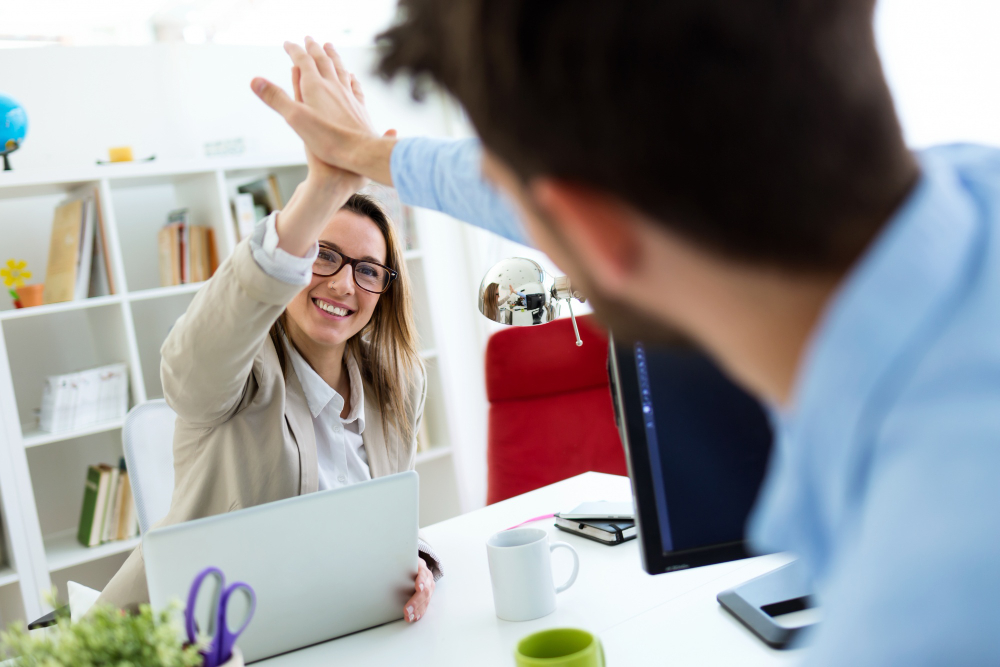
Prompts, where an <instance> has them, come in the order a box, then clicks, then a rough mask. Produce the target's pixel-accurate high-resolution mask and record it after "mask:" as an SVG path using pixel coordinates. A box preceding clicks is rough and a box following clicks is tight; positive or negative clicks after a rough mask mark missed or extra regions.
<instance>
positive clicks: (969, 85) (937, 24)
mask: <svg viewBox="0 0 1000 667" xmlns="http://www.w3.org/2000/svg"><path fill="white" fill-rule="evenodd" d="M875 26H876V36H877V39H878V44H879V48H880V52H881V54H882V61H883V66H884V68H885V72H886V77H887V78H888V80H889V86H890V88H891V89H892V92H893V95H894V97H895V99H896V108H897V111H898V112H899V115H900V118H901V120H902V123H903V129H904V131H905V132H906V138H907V141H908V142H909V143H910V145H911V146H914V147H924V146H929V145H933V144H940V143H946V142H953V141H975V142H979V143H987V144H991V145H994V146H1000V2H998V1H997V0H881V1H880V2H879V4H878V9H877V12H876V22H875Z"/></svg>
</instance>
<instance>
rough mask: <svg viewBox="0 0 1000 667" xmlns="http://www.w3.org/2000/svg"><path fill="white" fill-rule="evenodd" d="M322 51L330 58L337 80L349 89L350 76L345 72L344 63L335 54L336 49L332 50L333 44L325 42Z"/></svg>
mask: <svg viewBox="0 0 1000 667" xmlns="http://www.w3.org/2000/svg"><path fill="white" fill-rule="evenodd" d="M323 51H324V52H325V53H326V55H327V56H329V57H330V61H331V62H332V63H333V68H334V69H335V70H337V78H338V79H340V82H341V83H342V84H344V85H345V86H346V87H348V88H350V87H351V79H352V75H351V73H350V72H348V71H347V67H345V66H344V61H343V60H342V59H341V57H340V54H339V53H337V49H335V48H333V44H331V43H330V42H327V43H326V44H324V45H323Z"/></svg>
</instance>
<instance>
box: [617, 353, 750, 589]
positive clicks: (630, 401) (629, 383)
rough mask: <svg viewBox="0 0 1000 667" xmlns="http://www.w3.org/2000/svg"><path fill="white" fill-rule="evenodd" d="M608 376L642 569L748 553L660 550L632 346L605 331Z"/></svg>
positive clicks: (715, 547)
mask: <svg viewBox="0 0 1000 667" xmlns="http://www.w3.org/2000/svg"><path fill="white" fill-rule="evenodd" d="M608 376H609V378H610V380H611V391H612V398H613V403H614V404H615V419H616V420H617V422H618V433H619V435H620V437H621V441H622V446H623V447H624V448H625V462H626V464H627V466H628V476H629V480H630V482H631V485H632V497H633V500H634V503H635V520H636V522H635V523H636V529H637V531H638V540H637V542H638V543H639V553H640V556H641V558H642V568H643V569H644V570H645V571H646V572H648V573H649V574H662V573H664V572H674V571H677V570H686V569H689V568H692V567H701V566H703V565H714V564H715V563H724V562H728V561H732V560H739V559H741V558H748V557H750V556H752V555H754V554H751V553H750V552H749V551H748V548H747V543H746V541H745V540H739V541H736V542H724V543H720V544H712V545H708V546H705V547H699V548H697V549H686V550H680V551H671V552H669V553H664V551H663V541H662V539H661V535H660V527H659V526H660V524H659V522H658V521H657V518H656V499H655V497H654V495H653V471H652V468H651V466H650V462H649V449H648V447H646V430H645V427H644V425H643V421H642V402H641V400H640V397H639V391H640V389H639V374H638V369H637V368H636V360H635V350H634V348H633V347H632V346H627V347H626V346H621V347H619V346H617V345H616V344H615V341H614V337H613V336H611V335H609V336H608ZM630 434H631V435H630Z"/></svg>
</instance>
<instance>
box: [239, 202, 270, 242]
mask: <svg viewBox="0 0 1000 667" xmlns="http://www.w3.org/2000/svg"><path fill="white" fill-rule="evenodd" d="M261 210H263V207H262V208H261ZM265 215H266V214H265ZM262 217H263V216H262ZM258 219H259V218H258V217H257V210H256V209H255V208H254V204H253V195H252V194H250V193H248V192H241V193H238V194H237V195H236V196H235V197H233V220H235V221H236V238H238V239H239V240H241V241H242V240H243V239H245V238H247V237H248V236H251V235H252V234H253V227H254V225H255V224H257V220H258Z"/></svg>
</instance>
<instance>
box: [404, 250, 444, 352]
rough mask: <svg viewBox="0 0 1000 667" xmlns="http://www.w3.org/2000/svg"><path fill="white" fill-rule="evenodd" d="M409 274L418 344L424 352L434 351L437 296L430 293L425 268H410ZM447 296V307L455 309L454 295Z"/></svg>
mask: <svg viewBox="0 0 1000 667" xmlns="http://www.w3.org/2000/svg"><path fill="white" fill-rule="evenodd" d="M407 274H408V275H409V277H410V293H411V294H412V295H413V319H414V321H415V322H416V325H417V337H418V340H417V344H418V346H419V348H420V349H422V350H424V349H433V348H434V345H435V343H434V330H433V327H432V325H431V304H432V303H433V299H434V298H435V295H433V294H431V293H430V292H428V285H427V283H426V280H425V278H424V272H423V267H419V266H418V267H408V271H407ZM446 296H447V297H448V300H449V305H447V306H445V307H446V308H452V307H454V306H453V305H451V304H450V301H452V300H453V297H454V295H453V294H450V293H449V294H447V295H446Z"/></svg>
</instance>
